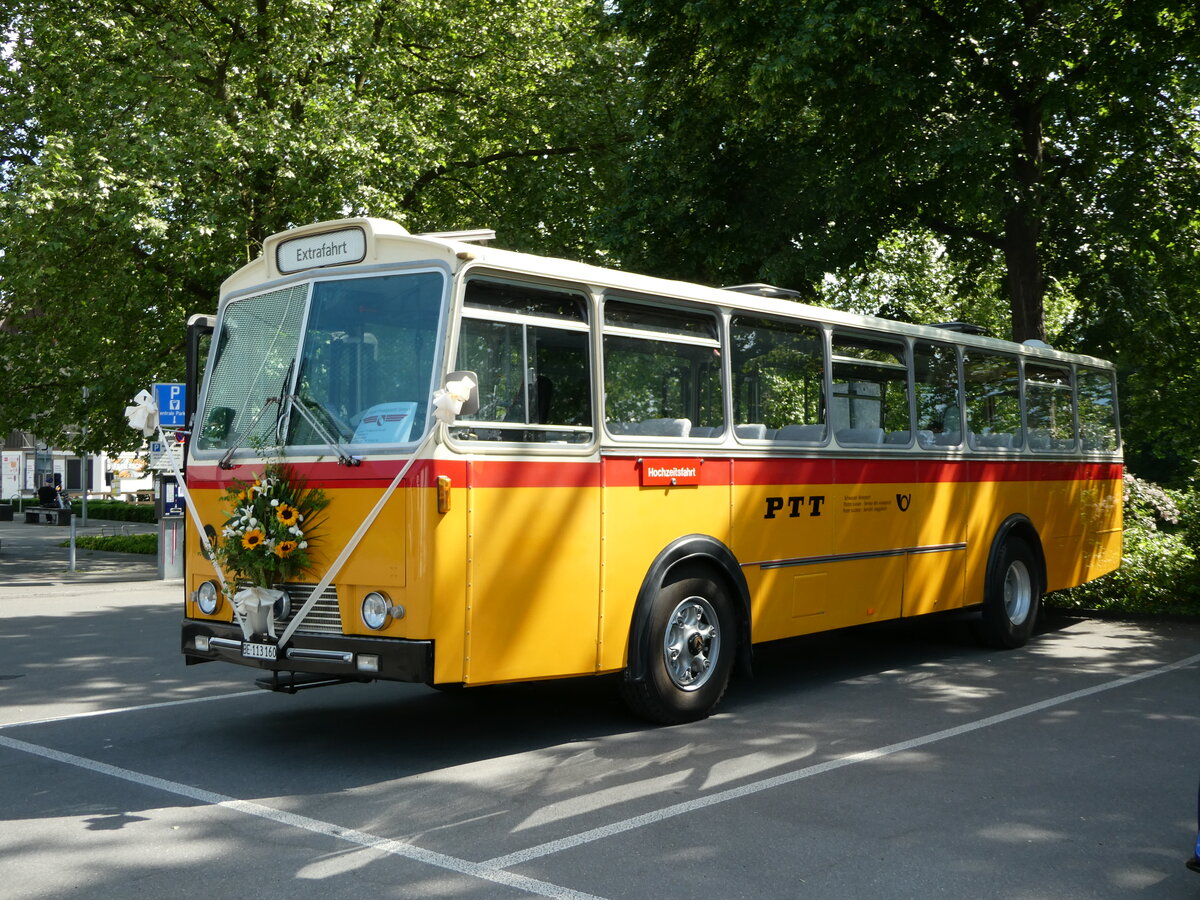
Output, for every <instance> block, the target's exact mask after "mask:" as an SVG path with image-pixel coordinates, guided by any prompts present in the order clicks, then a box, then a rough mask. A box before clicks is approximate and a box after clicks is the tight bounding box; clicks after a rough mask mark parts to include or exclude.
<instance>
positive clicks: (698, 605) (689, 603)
mask: <svg viewBox="0 0 1200 900" xmlns="http://www.w3.org/2000/svg"><path fill="white" fill-rule="evenodd" d="M720 652H721V630H720V624H719V622H718V620H717V611H716V610H715V609H713V607H712V604H711V603H709V602H708V601H707V600H705V599H704V598H703V597H688V598H687V599H686V600H683V601H681V602H680V603H679V605H677V606H676V607H675V609H674V610H673V611H672V612H671V617H670V619H669V620H668V621H667V630H666V634H664V635H663V662H665V663H666V667H667V674H668V675H669V676H670V677H671V681H672V682H674V684H675V686H676V687H677V688H679V689H681V690H684V691H694V690H698V689H699V688H700V687H702V686H703V685H704V683H705V682H706V681H708V679H709V678H711V677H712V674H713V671H714V664H715V663H716V661H717V657H718V655H719V654H720Z"/></svg>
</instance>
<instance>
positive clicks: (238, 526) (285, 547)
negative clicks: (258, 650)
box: [213, 463, 329, 640]
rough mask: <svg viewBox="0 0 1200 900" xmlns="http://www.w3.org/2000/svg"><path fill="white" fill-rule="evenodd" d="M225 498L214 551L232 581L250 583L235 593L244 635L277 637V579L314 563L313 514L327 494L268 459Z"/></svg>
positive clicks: (323, 504) (326, 502)
mask: <svg viewBox="0 0 1200 900" xmlns="http://www.w3.org/2000/svg"><path fill="white" fill-rule="evenodd" d="M224 499H225V504H226V507H227V509H228V515H227V517H226V519H225V523H224V525H223V526H222V528H221V534H220V539H219V540H218V541H216V542H214V546H213V554H214V556H216V558H217V562H219V563H220V565H221V567H222V568H223V569H224V570H225V572H226V573H227V574H228V575H229V576H230V580H231V581H233V582H234V583H246V582H248V583H249V587H244V588H242V589H241V590H239V591H238V592H237V594H236V595H235V596H234V598H233V603H234V606H235V607H236V608H237V610H238V612H239V613H240V614H241V617H242V631H243V633H244V634H245V636H246V639H247V640H249V639H250V638H251V636H252V635H254V634H263V633H269V634H270V635H271V637H275V619H274V616H273V615H272V608H273V607H274V605H275V603H276V601H278V600H279V599H280V597H281V596H282V592H281V591H278V590H275V588H274V585H276V584H278V583H280V582H285V581H288V580H290V579H294V578H295V577H296V576H298V575H300V574H302V573H303V572H305V571H307V570H309V569H311V568H312V557H311V556H310V554H309V548H310V545H311V543H312V534H313V530H314V526H315V524H316V522H315V520H316V518H317V514H318V513H320V511H321V510H323V509H324V508H325V507H326V506H328V505H329V500H328V499H327V498H326V496H325V494H324V493H323V492H322V491H321V490H320V489H315V488H309V487H308V486H307V485H306V484H305V483H304V482H303V481H302V480H301V479H300V478H299V477H298V476H297V475H296V473H295V471H294V470H293V469H292V468H291V467H290V466H284V465H280V464H277V463H268V464H267V465H266V466H265V467H264V468H263V471H262V474H261V475H259V476H258V477H257V478H256V479H255V480H254V481H253V482H245V481H240V480H235V481H234V482H233V484H232V485H231V486H230V487H228V488H226V490H225V498H224Z"/></svg>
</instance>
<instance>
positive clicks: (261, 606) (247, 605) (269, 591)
mask: <svg viewBox="0 0 1200 900" xmlns="http://www.w3.org/2000/svg"><path fill="white" fill-rule="evenodd" d="M282 596H283V591H277V590H275V589H274V588H264V587H246V588H242V589H241V590H240V591H238V592H237V593H236V594H234V595H233V602H234V605H235V606H237V611H238V612H239V613H241V615H242V634H243V635H244V636H245V638H246V640H250V639H251V638H252V637H253V636H254V635H256V634H269V635H270V636H271V637H272V639H273V638H274V637H275V615H274V612H275V601H276V600H278V599H279V598H280V597H282Z"/></svg>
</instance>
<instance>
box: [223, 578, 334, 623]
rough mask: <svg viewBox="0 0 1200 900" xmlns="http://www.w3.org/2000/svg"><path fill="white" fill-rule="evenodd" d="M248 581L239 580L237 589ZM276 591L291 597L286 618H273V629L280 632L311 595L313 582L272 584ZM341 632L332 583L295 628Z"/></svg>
mask: <svg viewBox="0 0 1200 900" xmlns="http://www.w3.org/2000/svg"><path fill="white" fill-rule="evenodd" d="M249 586H250V585H249V582H239V583H238V590H241V589H242V588H245V587H249ZM272 587H274V588H275V590H277V591H287V593H288V596H289V597H291V598H292V611H291V614H290V615H288V616H287V617H286V618H283V619H280V618H276V619H275V631H276V632H277V633H282V632H283V629H285V628H287V626H288V624H289V623H290V622H291V621H292V619H294V618H295V617H296V613H298V612H299V611H300V607H302V606H303V605H304V604H305V603H307V602H308V598H309V597H311V596H312V592H313V588H315V587H316V585H315V584H300V583H298V582H289V583H288V584H275V585H272ZM306 632H307V633H308V634H341V633H342V611H341V610H340V609H339V608H338V597H337V588H335V587H334V586H333V585H329V587H327V588H325V590H324V591H322V592H321V597H320V599H319V600H317V602H316V603H314V604H313V608H312V609H310V610H309V611H308V615H307V616H305V617H304V621H303V622H301V623H300V627H298V628H297V629H296V633H297V634H303V633H306Z"/></svg>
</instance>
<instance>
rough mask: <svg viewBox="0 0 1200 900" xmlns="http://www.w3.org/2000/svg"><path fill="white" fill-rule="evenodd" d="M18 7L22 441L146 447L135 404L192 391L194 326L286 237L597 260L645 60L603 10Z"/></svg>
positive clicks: (4, 168) (7, 420)
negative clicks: (465, 245) (493, 241)
mask: <svg viewBox="0 0 1200 900" xmlns="http://www.w3.org/2000/svg"><path fill="white" fill-rule="evenodd" d="M4 15H5V19H4V21H3V23H2V25H3V27H4V30H5V32H7V34H8V35H9V38H8V42H7V45H6V47H5V52H4V54H3V58H2V59H0V62H3V63H4V64H3V65H0V124H2V126H3V127H2V130H0V142H2V143H0V247H3V255H2V256H0V320H2V321H0V371H3V372H4V380H5V390H3V391H0V425H2V426H3V427H5V428H24V429H28V430H32V431H35V432H36V433H38V434H39V435H40V436H42V437H43V438H45V439H49V440H52V441H54V440H56V439H58V440H59V441H60V442H61V439H60V438H59V437H58V436H59V434H60V433H61V432H62V431H63V430H64V429H65V430H66V431H67V432H68V433H73V434H75V435H76V436H75V437H73V438H71V443H72V444H73V445H75V446H78V447H80V448H81V449H82V448H84V447H85V446H86V447H87V448H90V449H99V448H101V447H108V448H112V447H114V446H119V445H121V444H123V443H127V441H128V437H127V434H128V432H126V431H125V430H123V425H122V422H121V416H120V412H121V408H122V407H123V406H124V404H125V403H126V402H127V401H128V399H129V398H130V397H131V396H132V395H133V394H134V393H135V392H136V391H137V390H138V389H140V388H142V387H145V386H146V385H147V384H148V383H150V382H152V381H155V380H168V381H173V380H179V379H180V377H181V375H182V365H183V364H182V340H183V326H184V323H185V321H186V318H187V316H188V315H189V314H191V313H194V312H207V311H211V310H212V309H213V308H215V305H216V289H217V286H218V285H219V283H220V281H221V280H222V279H223V278H224V277H225V275H227V274H228V273H229V272H230V271H232V270H233V269H234V268H236V267H237V266H238V265H240V264H241V263H243V262H245V261H246V260H247V259H249V258H252V257H253V256H255V255H256V254H257V252H258V250H259V247H260V243H261V241H262V239H263V238H265V237H266V236H268V235H270V234H272V233H274V232H277V231H280V230H283V229H285V228H287V227H291V226H294V225H298V224H303V223H307V222H312V221H319V220H322V219H331V218H339V217H341V216H345V215H355V214H365V215H374V216H380V217H385V218H393V219H396V220H399V221H401V222H403V223H405V224H406V225H407V226H408V227H409V228H410V230H414V231H419V230H449V229H454V228H462V227H471V226H480V225H486V226H489V227H495V228H497V229H498V230H499V231H501V232H502V233H503V235H504V239H505V242H506V245H507V246H512V247H518V248H537V249H539V250H541V251H547V252H557V253H563V254H569V255H571V256H575V257H580V256H583V257H587V256H591V255H594V254H595V253H596V249H597V245H596V243H595V241H594V238H593V233H592V231H591V230H590V222H592V221H593V220H594V218H595V210H596V207H597V204H598V203H599V202H601V201H602V199H603V197H604V194H605V192H606V190H607V189H608V187H609V185H610V183H611V182H612V180H613V178H615V177H616V163H617V161H618V159H619V156H618V154H619V153H620V148H621V146H622V144H623V143H625V142H627V141H628V133H627V132H628V122H629V120H630V112H629V83H630V82H629V77H628V70H629V67H630V58H629V51H628V46H627V44H626V43H624V42H622V41H621V40H620V39H618V38H617V36H615V35H614V34H613V33H612V32H611V31H609V30H607V29H606V28H605V27H604V20H605V15H604V10H603V7H602V5H601V4H600V3H599V2H593V0H557V2H555V3H553V4H545V3H541V2H538V0H506V2H504V3H501V4H499V5H498V4H496V3H491V2H486V3H485V2H483V0H411V2H404V3H397V2H395V0H188V2H173V0H172V2H167V0H96V2H92V3H89V4H88V7H87V10H86V14H81V13H80V10H79V7H78V5H77V4H74V3H70V2H66V0H43V2H36V3H35V2H23V0H17V2H14V3H11V4H7V5H6V7H5V13H4ZM83 387H88V388H90V397H89V398H88V400H87V401H86V403H85V401H84V399H83V394H84V392H83V391H82V390H81V389H82V388H83ZM83 428H86V437H84V436H83V435H82V434H81V430H82V429H83Z"/></svg>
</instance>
